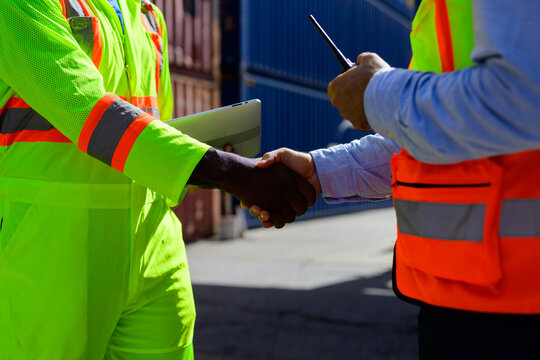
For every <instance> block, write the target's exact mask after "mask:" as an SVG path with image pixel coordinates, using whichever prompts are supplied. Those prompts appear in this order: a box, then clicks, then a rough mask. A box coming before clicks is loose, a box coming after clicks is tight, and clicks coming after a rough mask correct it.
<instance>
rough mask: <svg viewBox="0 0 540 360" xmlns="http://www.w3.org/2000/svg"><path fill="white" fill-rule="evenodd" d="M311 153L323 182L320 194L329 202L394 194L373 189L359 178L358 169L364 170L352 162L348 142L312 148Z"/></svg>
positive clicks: (371, 199)
mask: <svg viewBox="0 0 540 360" xmlns="http://www.w3.org/2000/svg"><path fill="white" fill-rule="evenodd" d="M310 154H311V156H312V157H313V161H314V163H315V168H316V171H317V176H318V177H319V182H320V184H321V195H322V197H323V198H324V200H325V201H326V202H327V203H329V204H339V203H344V202H355V201H374V200H384V199H388V198H390V197H391V195H390V194H379V193H374V192H373V190H372V189H370V188H369V186H367V184H366V182H364V181H362V179H359V178H358V173H359V172H362V171H364V172H365V170H359V169H358V167H357V166H356V164H354V162H351V154H350V149H349V148H348V147H347V144H341V145H336V146H332V147H330V148H327V149H318V150H313V151H311V152H310ZM360 194H361V195H360Z"/></svg>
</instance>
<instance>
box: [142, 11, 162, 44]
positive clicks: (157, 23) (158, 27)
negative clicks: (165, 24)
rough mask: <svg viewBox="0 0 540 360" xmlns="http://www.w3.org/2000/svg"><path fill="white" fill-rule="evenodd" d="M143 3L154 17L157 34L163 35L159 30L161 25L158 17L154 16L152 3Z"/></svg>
mask: <svg viewBox="0 0 540 360" xmlns="http://www.w3.org/2000/svg"><path fill="white" fill-rule="evenodd" d="M144 5H145V6H146V8H147V9H148V11H150V13H151V14H152V15H153V16H154V19H156V26H157V31H158V35H159V36H160V37H161V36H163V33H162V30H161V26H159V21H158V17H157V16H156V13H155V12H154V9H153V8H152V5H150V4H149V3H146V4H144Z"/></svg>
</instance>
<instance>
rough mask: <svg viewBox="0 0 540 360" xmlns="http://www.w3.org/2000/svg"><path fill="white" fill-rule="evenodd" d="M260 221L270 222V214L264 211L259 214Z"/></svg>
mask: <svg viewBox="0 0 540 360" xmlns="http://www.w3.org/2000/svg"><path fill="white" fill-rule="evenodd" d="M259 220H260V221H261V222H265V221H268V220H270V213H269V212H268V211H266V210H262V211H261V212H260V214H259Z"/></svg>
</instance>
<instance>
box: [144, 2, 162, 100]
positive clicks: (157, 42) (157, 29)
mask: <svg viewBox="0 0 540 360" xmlns="http://www.w3.org/2000/svg"><path fill="white" fill-rule="evenodd" d="M144 6H145V7H146V9H147V10H148V13H147V14H144V13H141V21H142V23H143V26H144V28H145V29H146V31H147V32H148V33H149V34H150V37H151V38H152V43H153V44H154V53H155V55H156V75H155V79H156V92H157V91H159V80H160V77H161V67H162V65H163V38H162V33H163V31H162V29H161V26H159V21H158V17H157V16H156V13H155V11H154V9H153V8H152V5H150V4H149V3H145V4H144ZM150 19H151V20H152V22H150Z"/></svg>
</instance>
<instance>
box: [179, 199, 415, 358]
mask: <svg viewBox="0 0 540 360" xmlns="http://www.w3.org/2000/svg"><path fill="white" fill-rule="evenodd" d="M395 236H396V225H395V216H394V213H393V209H392V208H384V209H376V210H366V211H362V212H356V213H351V214H346V215H339V216H333V217H327V218H318V219H312V220H305V221H300V222H296V223H293V224H289V225H287V226H285V228H283V229H280V230H277V229H262V228H258V229H250V230H247V231H246V232H245V233H244V236H243V237H242V238H237V239H233V240H226V241H220V240H203V241H198V242H195V243H192V244H189V245H188V246H187V252H188V260H189V265H190V270H191V276H192V281H193V289H194V294H195V302H196V306H197V321H196V326H195V338H194V345H195V357H196V359H198V360H216V359H224V360H233V359H234V360H247V359H291V360H292V359H294V360H304V359H306V360H308V359H309V360H311V359H339V360H342V359H343V360H346V359H381V360H382V359H385V360H389V359H405V360H406V359H417V358H418V346H417V339H416V333H417V325H416V317H417V312H418V309H417V307H415V306H413V305H410V304H407V303H404V302H402V301H400V300H398V299H397V298H396V297H395V296H394V294H393V292H392V290H391V265H392V256H393V245H394V241H395Z"/></svg>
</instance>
